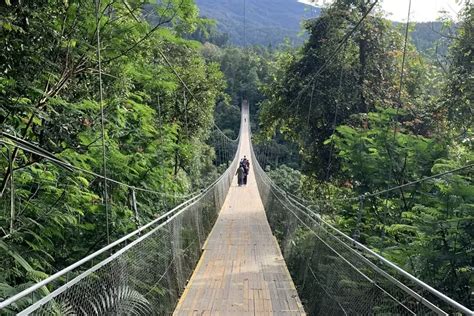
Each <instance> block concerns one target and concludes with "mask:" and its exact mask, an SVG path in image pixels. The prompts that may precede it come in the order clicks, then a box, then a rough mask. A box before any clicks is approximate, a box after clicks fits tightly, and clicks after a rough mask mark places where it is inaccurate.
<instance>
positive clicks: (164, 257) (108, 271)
mask: <svg viewBox="0 0 474 316" xmlns="http://www.w3.org/2000/svg"><path fill="white" fill-rule="evenodd" d="M238 148H239V146H237V149H238ZM231 159H232V157H231ZM56 163H61V162H60V161H56ZM237 165H238V157H237V152H236V154H235V156H234V157H233V159H232V162H231V163H230V165H229V167H228V168H227V169H226V170H225V172H224V173H223V174H222V175H221V176H220V177H219V178H218V179H217V180H215V181H214V182H213V183H212V184H211V185H209V186H208V187H207V188H206V189H204V190H202V191H201V192H199V193H197V194H195V195H193V196H192V197H189V198H187V199H186V200H185V201H184V202H182V203H181V204H179V205H178V206H176V207H174V208H173V209H172V210H170V211H168V212H166V213H164V214H163V215H161V216H159V217H158V218H156V219H154V220H152V221H151V222H149V223H147V224H146V225H143V226H141V225H139V226H141V227H140V228H138V229H136V230H135V231H133V232H131V233H129V234H128V235H126V236H124V237H122V238H119V239H118V240H116V241H114V242H112V243H110V244H109V245H107V246H105V247H103V248H102V249H100V250H98V251H96V252H94V253H92V254H91V255H88V256H87V257H85V258H83V259H81V260H79V261H78V262H75V263H74V264H72V265H70V266H68V267H67V268H65V269H62V270H61V271H58V272H57V273H55V274H53V275H51V276H49V277H48V278H46V279H44V280H42V281H41V282H38V283H36V284H34V285H33V286H31V287H29V288H27V289H25V290H23V291H21V292H20V293H18V294H16V295H14V296H12V297H9V298H7V299H6V300H3V301H1V302H0V314H17V313H18V315H27V314H34V315H62V314H64V315H103V314H126V315H129V314H134V315H151V314H170V313H172V311H173V309H174V307H175V305H176V303H177V300H178V298H179V296H180V294H181V293H182V291H183V290H184V288H185V286H186V283H187V280H188V279H189V278H190V276H191V274H192V272H193V271H194V268H195V266H196V263H197V261H198V259H199V257H200V254H201V250H202V246H203V244H204V242H205V240H206V238H207V236H208V234H209V232H210V231H211V229H212V227H213V225H214V222H215V220H216V219H217V216H218V213H219V210H220V209H221V207H222V204H223V203H224V200H225V197H226V195H227V192H228V190H229V187H230V185H231V182H232V179H233V177H234V173H235V170H236V168H237ZM133 193H134V194H135V193H136V194H137V195H138V196H137V197H136V200H138V201H140V198H145V197H147V194H148V192H141V191H137V192H133ZM155 199H156V197H155ZM174 201H175V200H174V199H173V202H174ZM156 202H157V203H159V199H157V201H156ZM112 207H113V206H112ZM138 207H140V205H138ZM163 207H166V205H158V204H157V210H161V209H163Z"/></svg>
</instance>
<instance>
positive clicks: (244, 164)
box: [241, 158, 250, 185]
mask: <svg viewBox="0 0 474 316" xmlns="http://www.w3.org/2000/svg"><path fill="white" fill-rule="evenodd" d="M241 165H242V167H243V168H244V171H245V174H244V178H243V184H244V185H247V176H248V175H249V171H250V170H249V169H250V162H249V161H248V160H247V158H244V159H243V160H242V162H241Z"/></svg>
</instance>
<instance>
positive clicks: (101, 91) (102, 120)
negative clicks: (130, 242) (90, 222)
mask: <svg viewBox="0 0 474 316" xmlns="http://www.w3.org/2000/svg"><path fill="white" fill-rule="evenodd" d="M99 12H100V0H95V18H96V24H97V31H96V34H97V62H98V68H99V69H98V70H99V97H100V101H99V102H100V128H101V137H102V169H103V170H102V173H103V176H104V179H103V180H104V189H103V200H104V207H105V221H106V233H107V244H110V229H109V202H108V192H107V159H106V154H105V152H106V145H105V116H104V89H103V85H102V63H101V54H100V49H101V45H100V17H99Z"/></svg>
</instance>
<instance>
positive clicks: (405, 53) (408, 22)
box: [393, 0, 411, 140]
mask: <svg viewBox="0 0 474 316" xmlns="http://www.w3.org/2000/svg"><path fill="white" fill-rule="evenodd" d="M410 15H411V0H409V1H408V15H407V25H406V27H405V42H404V44H403V57H402V67H401V71H400V84H399V87H398V105H397V114H396V115H395V119H396V121H395V124H396V126H395V128H394V130H393V138H394V140H395V136H396V134H397V127H398V121H397V120H398V113H399V111H400V108H401V106H402V88H403V79H404V76H405V61H406V56H407V45H408V31H409V28H410Z"/></svg>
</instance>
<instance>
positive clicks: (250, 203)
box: [174, 107, 305, 316]
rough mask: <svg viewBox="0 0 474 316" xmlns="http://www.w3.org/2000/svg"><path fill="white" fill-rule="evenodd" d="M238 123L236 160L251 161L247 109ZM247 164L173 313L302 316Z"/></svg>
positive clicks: (244, 109) (234, 183) (252, 174)
mask: <svg viewBox="0 0 474 316" xmlns="http://www.w3.org/2000/svg"><path fill="white" fill-rule="evenodd" d="M244 119H245V120H244ZM243 120H244V122H242V123H243V124H244V128H243V132H242V135H241V137H242V144H241V148H240V153H239V157H243V156H244V155H245V156H247V158H248V159H250V157H251V156H250V143H249V142H250V140H249V133H248V132H247V131H248V126H247V124H248V122H249V119H248V108H247V107H244V108H243ZM250 164H251V172H250V174H249V178H248V184H247V186H245V187H238V186H237V179H236V178H234V182H233V184H232V186H231V188H230V190H229V193H228V195H227V197H226V200H225V202H224V205H223V207H222V209H221V212H220V214H219V217H218V219H217V222H216V224H215V226H214V228H213V230H212V232H211V233H210V235H209V237H208V239H207V241H206V244H205V245H204V249H203V254H202V256H201V259H200V260H199V263H198V265H197V267H196V270H195V271H194V274H193V276H192V278H191V280H190V281H189V283H188V285H187V287H186V289H185V291H184V293H183V295H182V297H181V299H180V301H179V303H178V305H177V307H176V310H175V311H174V315H179V316H181V315H305V313H304V309H303V306H302V304H301V301H300V299H299V297H298V294H297V292H296V289H295V286H294V284H293V281H292V280H291V277H290V274H289V272H288V269H287V267H286V264H285V261H284V259H283V257H282V254H281V251H280V248H279V247H278V244H277V242H276V239H275V237H274V236H273V235H272V232H271V229H270V226H269V224H268V221H267V218H266V215H265V211H264V208H263V204H262V201H261V198H260V195H259V193H258V188H257V184H256V182H255V176H254V173H253V169H252V166H253V161H250Z"/></svg>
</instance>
